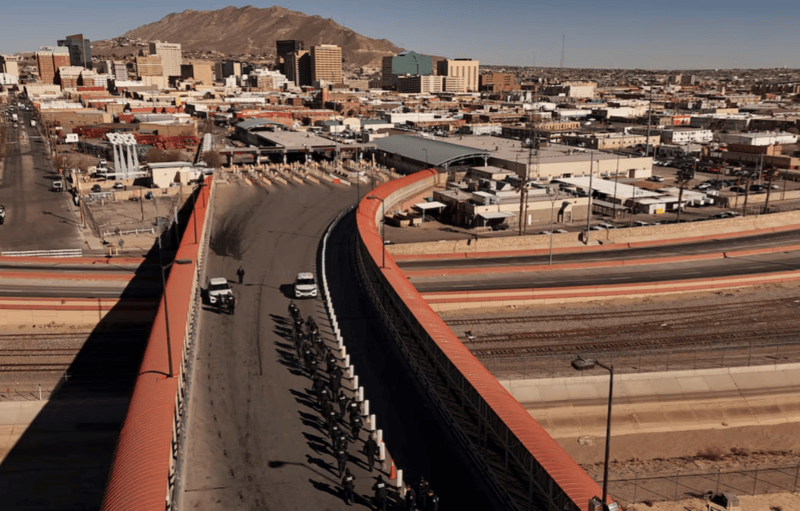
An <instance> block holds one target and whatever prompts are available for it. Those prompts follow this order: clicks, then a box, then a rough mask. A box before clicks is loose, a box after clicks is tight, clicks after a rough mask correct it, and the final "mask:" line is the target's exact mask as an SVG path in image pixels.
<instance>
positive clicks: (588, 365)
mask: <svg viewBox="0 0 800 511" xmlns="http://www.w3.org/2000/svg"><path fill="white" fill-rule="evenodd" d="M594 366H599V367H602V368H603V369H605V370H606V371H608V372H609V374H610V376H611V377H610V378H609V380H608V418H607V419H606V455H605V461H604V462H603V501H602V502H603V509H604V510H607V509H608V503H607V502H606V498H607V496H608V453H609V448H610V445H611V401H612V396H613V394H614V366H607V365H605V364H603V363H602V362H599V361H597V360H591V359H590V360H583V359H582V358H578V359H577V360H573V361H572V367H573V368H575V369H576V370H578V371H588V370H589V369H594Z"/></svg>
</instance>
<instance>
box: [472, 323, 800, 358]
mask: <svg viewBox="0 0 800 511" xmlns="http://www.w3.org/2000/svg"><path fill="white" fill-rule="evenodd" d="M797 336H798V330H797V327H796V326H792V327H785V328H777V329H771V330H770V331H769V332H764V331H763V330H760V329H759V330H746V331H742V330H737V331H734V332H728V333H711V334H702V335H687V336H678V337H660V338H653V339H642V338H639V339H631V340H621V341H620V340H613V341H612V340H607V341H606V340H604V341H595V342H579V343H559V344H548V345H541V346H508V347H500V348H479V349H471V350H470V351H472V354H473V355H475V356H476V357H478V358H511V357H517V356H520V355H559V354H579V353H594V352H608V351H634V350H645V349H646V350H649V351H652V350H657V349H668V350H675V349H676V348H687V347H689V348H698V347H709V346H714V347H718V346H721V345H725V344H728V345H729V344H734V343H735V344H742V343H747V342H750V343H753V342H754V341H759V342H760V343H762V344H768V343H770V342H774V341H775V340H778V339H780V340H785V339H786V338H788V337H791V338H793V339H797Z"/></svg>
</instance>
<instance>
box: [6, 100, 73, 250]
mask: <svg viewBox="0 0 800 511" xmlns="http://www.w3.org/2000/svg"><path fill="white" fill-rule="evenodd" d="M15 112H16V113H17V114H18V115H19V122H18V125H19V128H18V129H17V130H14V128H13V125H12V126H10V127H9V129H8V130H7V133H6V142H7V144H8V145H7V148H8V151H7V154H6V157H5V160H4V164H3V175H2V181H0V204H2V205H4V206H5V207H6V222H5V223H4V224H3V225H0V251H10V250H51V249H65V248H82V242H81V238H80V234H79V232H78V227H77V220H76V219H75V217H74V216H73V214H72V211H71V210H70V207H69V203H68V201H69V200H70V197H71V196H70V195H69V194H68V193H59V192H51V191H50V188H51V186H52V182H53V180H54V179H57V178H58V177H59V176H58V174H57V173H54V172H53V168H52V164H51V162H50V159H49V158H48V154H47V148H46V145H45V143H44V139H42V138H41V132H40V127H39V126H38V125H37V126H36V127H31V125H30V120H31V118H32V116H33V113H32V112H30V111H29V110H19V109H16V110H15ZM19 137H21V138H19ZM34 137H36V138H34Z"/></svg>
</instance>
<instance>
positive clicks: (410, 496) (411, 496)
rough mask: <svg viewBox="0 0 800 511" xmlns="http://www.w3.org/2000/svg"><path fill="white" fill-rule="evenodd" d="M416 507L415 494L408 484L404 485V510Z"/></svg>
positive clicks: (407, 510)
mask: <svg viewBox="0 0 800 511" xmlns="http://www.w3.org/2000/svg"><path fill="white" fill-rule="evenodd" d="M415 509H417V494H416V492H415V491H414V488H412V487H411V485H410V484H407V485H406V511H414V510H415Z"/></svg>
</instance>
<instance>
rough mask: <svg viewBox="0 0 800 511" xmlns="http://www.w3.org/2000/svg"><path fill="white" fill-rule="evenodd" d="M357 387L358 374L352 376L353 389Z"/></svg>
mask: <svg viewBox="0 0 800 511" xmlns="http://www.w3.org/2000/svg"><path fill="white" fill-rule="evenodd" d="M357 388H358V375H355V376H353V389H357Z"/></svg>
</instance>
